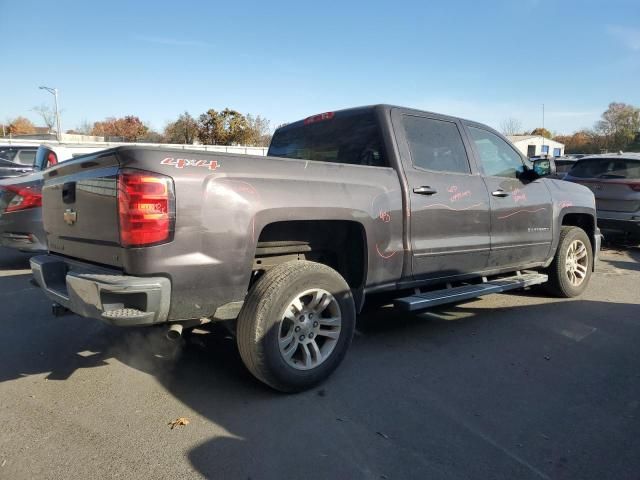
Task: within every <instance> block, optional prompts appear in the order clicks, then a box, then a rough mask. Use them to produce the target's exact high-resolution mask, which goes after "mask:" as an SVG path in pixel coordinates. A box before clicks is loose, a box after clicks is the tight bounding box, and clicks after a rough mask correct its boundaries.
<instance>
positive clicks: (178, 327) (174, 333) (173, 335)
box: [167, 323, 182, 341]
mask: <svg viewBox="0 0 640 480" xmlns="http://www.w3.org/2000/svg"><path fill="white" fill-rule="evenodd" d="M180 337H182V324H181V323H174V324H173V325H171V326H170V327H169V330H167V338H168V339H169V340H173V341H176V340H179V339H180Z"/></svg>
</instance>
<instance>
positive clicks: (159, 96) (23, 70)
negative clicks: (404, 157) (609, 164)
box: [0, 0, 640, 133]
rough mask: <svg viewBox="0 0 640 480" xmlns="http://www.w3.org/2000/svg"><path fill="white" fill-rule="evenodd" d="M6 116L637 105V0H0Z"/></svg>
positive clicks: (492, 119)
mask: <svg viewBox="0 0 640 480" xmlns="http://www.w3.org/2000/svg"><path fill="white" fill-rule="evenodd" d="M0 34H1V35H2V39H3V41H2V50H1V51H2V53H1V55H0V58H1V59H2V64H3V67H2V72H3V74H2V75H1V76H0V121H6V120H8V119H11V118H13V117H15V116H17V115H23V116H26V117H28V118H30V119H31V120H33V121H35V122H36V123H37V124H42V122H39V121H38V116H37V114H36V113H35V112H34V111H33V107H35V106H38V105H41V104H45V103H49V104H51V103H52V100H53V97H52V96H51V95H50V94H48V93H46V92H45V91H43V90H39V89H38V86H40V85H46V86H49V87H56V88H58V89H59V91H60V106H61V109H62V114H61V116H62V129H63V130H67V129H72V128H75V127H77V126H79V125H80V124H81V123H82V122H85V121H88V122H94V121H97V120H102V119H104V118H105V117H110V116H116V117H117V116H124V115H137V116H138V117H140V118H141V119H142V120H143V121H144V122H146V123H148V124H149V125H150V126H151V127H152V128H154V129H156V130H162V129H163V128H164V126H165V125H166V123H167V122H168V121H171V120H173V119H175V118H176V117H177V116H178V115H179V114H180V113H181V112H184V111H185V110H186V111H189V112H190V113H191V114H193V115H194V116H195V115H198V114H200V113H202V112H204V111H206V110H208V109H210V108H213V109H216V110H220V109H224V108H225V107H229V108H232V109H235V110H238V111H240V112H243V113H251V114H254V115H258V114H259V115H262V116H264V117H266V118H268V119H269V120H270V121H271V124H272V126H273V127H275V126H277V125H279V124H281V123H285V122H291V121H295V120H298V119H301V118H305V117H307V116H309V115H312V114H316V113H320V112H325V111H331V110H337V109H340V108H347V107H353V106H359V105H368V104H374V103H391V104H397V105H402V106H407V107H413V108H418V109H423V110H429V111H434V112H438V113H445V114H450V115H455V116H461V117H465V118H469V119H472V120H476V121H479V122H483V123H486V124H489V125H491V126H492V127H494V128H498V129H499V128H500V124H501V123H502V122H503V121H504V120H505V119H507V118H515V119H517V120H519V121H520V122H521V124H522V127H523V129H526V130H531V129H533V128H535V127H538V126H541V124H542V104H544V105H545V127H547V128H548V129H550V130H552V131H554V132H556V133H571V132H573V131H575V130H578V129H581V128H585V127H586V128H589V127H592V126H593V124H594V122H595V121H597V120H598V118H599V116H600V114H601V113H602V112H603V111H604V110H605V109H606V108H607V105H608V104H609V103H610V102H612V101H618V102H626V103H631V104H634V105H636V106H640V1H639V0H607V1H596V0H583V1H579V0H567V1H561V0H556V1H554V0H496V1H489V0H487V1H472V0H458V1H455V0H442V1H436V2H433V1H429V0H422V1H404V0H393V1H389V0H387V1H383V2H377V1H375V0H370V1H366V2H350V1H348V0H341V1H333V0H323V1H315V2H311V1H304V0H295V1H290V2H289V1H286V2H278V1H260V2H244V1H241V0H240V1H235V2H234V1H225V2H218V1H215V0H210V1H191V0H182V1H175V0H174V1H171V2H167V1H164V0H154V1H147V0H138V1H118V0H116V1H107V2H80V1H65V0H56V1H48V2H44V1H41V2H34V1H30V0H11V1H10V0H0Z"/></svg>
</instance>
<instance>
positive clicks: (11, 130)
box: [6, 117, 36, 135]
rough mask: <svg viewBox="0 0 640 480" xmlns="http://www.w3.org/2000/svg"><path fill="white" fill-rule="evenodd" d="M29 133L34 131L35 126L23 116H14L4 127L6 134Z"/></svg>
mask: <svg viewBox="0 0 640 480" xmlns="http://www.w3.org/2000/svg"><path fill="white" fill-rule="evenodd" d="M31 133H36V127H35V126H34V125H33V123H31V120H29V119H28V118H25V117H16V118H14V119H13V120H11V121H10V122H9V125H8V126H7V127H6V134H7V135H9V134H11V135H29V134H31Z"/></svg>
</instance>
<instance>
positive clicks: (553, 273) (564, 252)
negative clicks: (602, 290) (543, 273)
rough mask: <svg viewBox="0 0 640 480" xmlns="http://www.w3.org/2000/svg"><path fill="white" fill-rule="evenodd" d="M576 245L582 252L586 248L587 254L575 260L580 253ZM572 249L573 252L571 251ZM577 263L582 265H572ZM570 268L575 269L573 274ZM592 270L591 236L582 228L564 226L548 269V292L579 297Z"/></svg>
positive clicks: (557, 295) (566, 296)
mask: <svg viewBox="0 0 640 480" xmlns="http://www.w3.org/2000/svg"><path fill="white" fill-rule="evenodd" d="M576 246H577V248H578V249H579V251H580V253H583V252H584V250H586V252H584V254H585V255H584V256H581V257H580V258H579V259H578V260H575V258H576V257H577V256H578V255H579V254H578V255H576V252H577V251H576V250H575V248H576ZM583 247H584V248H583ZM570 249H572V253H570V252H569V250H570ZM576 263H578V264H579V265H580V266H579V267H572V264H573V265H576ZM569 270H571V271H573V274H572V273H571V272H569ZM592 270H593V249H592V247H591V240H589V236H588V235H587V234H586V233H585V231H584V230H582V229H581V228H578V227H568V226H565V227H562V230H561V231H560V240H559V241H558V248H557V249H556V254H555V257H554V258H553V262H552V263H551V265H550V266H549V268H548V269H547V274H548V275H549V281H548V282H547V284H546V286H545V289H546V290H547V292H548V293H550V294H552V295H554V296H556V297H563V298H571V297H577V296H578V295H580V294H582V292H584V290H585V289H586V288H587V285H588V284H589V279H590V278H591V272H592ZM581 275H582V276H581ZM576 281H579V282H576Z"/></svg>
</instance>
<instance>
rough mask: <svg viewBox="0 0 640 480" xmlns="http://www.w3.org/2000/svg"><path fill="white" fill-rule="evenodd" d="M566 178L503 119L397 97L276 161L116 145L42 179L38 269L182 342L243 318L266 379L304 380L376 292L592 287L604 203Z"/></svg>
mask: <svg viewBox="0 0 640 480" xmlns="http://www.w3.org/2000/svg"><path fill="white" fill-rule="evenodd" d="M553 171H554V169H553V160H551V159H542V160H538V161H536V162H533V163H530V162H529V161H528V160H527V159H526V158H524V157H523V156H522V155H521V154H520V153H519V152H518V150H516V149H515V148H514V147H513V146H512V145H511V144H510V143H509V141H508V140H506V139H505V138H504V137H503V136H502V135H500V134H499V133H497V132H495V131H494V130H492V129H491V128H489V127H487V126H485V125H481V124H479V123H476V122H472V121H468V120H462V119H458V118H453V117H449V116H445V115H438V114H434V113H429V112H423V111H418V110H411V109H406V108H400V107H393V106H388V105H377V106H371V107H363V108H354V109H349V110H343V111H337V112H329V113H323V114H320V115H315V116H312V117H309V118H307V119H305V120H301V121H298V122H294V123H291V124H288V125H286V126H283V127H281V128H279V129H277V130H276V132H275V134H274V136H273V140H272V142H271V145H270V147H269V151H268V155H267V156H266V157H260V156H248V155H233V154H225V153H207V152H198V151H189V152H180V153H178V152H176V151H175V150H171V149H162V148H147V147H135V146H131V147H118V148H114V149H111V150H106V151H103V152H99V153H96V154H92V155H86V156H83V157H80V158H76V159H74V160H71V161H68V162H65V163H63V164H60V165H58V166H55V167H53V168H51V169H49V170H47V171H45V172H44V176H45V183H44V187H43V190H42V195H43V208H44V211H43V218H44V228H45V231H46V233H47V239H48V246H49V254H48V255H44V256H37V257H33V258H32V260H31V266H32V270H33V274H34V277H35V280H36V281H37V283H38V284H39V285H40V286H41V287H42V288H43V289H44V290H45V292H46V293H47V295H48V296H49V297H50V298H51V299H52V300H53V301H54V302H55V305H54V307H55V309H56V310H57V311H58V312H60V311H61V310H65V309H68V310H71V311H73V312H75V313H77V314H78V315H81V316H84V317H91V318H96V319H100V320H103V321H106V322H109V323H111V324H114V325H122V326H141V325H158V324H165V328H167V329H168V333H169V334H171V335H174V336H177V335H179V334H180V333H181V331H182V329H183V328H184V329H185V330H187V329H188V328H190V327H193V326H195V325H199V324H201V323H203V322H206V321H219V320H228V321H232V322H235V333H236V338H237V344H238V347H239V350H240V354H241V357H242V359H243V361H244V363H245V364H246V366H247V368H248V369H249V370H250V371H251V372H252V373H253V375H255V376H256V377H257V378H258V379H260V380H262V381H263V382H265V383H267V384H268V385H270V386H272V387H274V388H275V389H278V390H282V391H298V390H303V389H306V388H310V387H311V386H313V385H316V384H317V383H319V382H320V381H322V380H323V379H324V378H326V377H327V376H328V375H329V374H330V373H331V372H332V371H333V370H334V369H335V368H336V367H337V366H338V365H339V364H340V362H341V361H342V359H343V358H344V356H345V353H346V351H347V348H348V346H349V344H350V343H351V339H352V336H353V332H354V327H355V319H356V313H357V312H359V311H360V310H361V309H362V308H363V305H364V304H365V302H366V301H368V300H369V301H374V299H375V298H376V297H377V298H378V299H379V298H380V297H381V296H382V295H377V294H382V293H384V296H385V297H389V296H390V295H391V296H392V298H393V299H394V303H395V305H396V307H398V308H401V309H405V310H407V311H416V310H421V309H425V308H428V307H431V306H434V305H438V304H442V303H445V302H452V301H461V300H465V299H468V298H473V297H477V296H480V295H483V294H486V293H493V292H501V291H505V290H510V289H515V288H522V287H527V286H530V285H535V284H541V283H546V286H547V288H548V290H549V291H550V292H551V293H552V294H554V295H558V296H562V297H573V296H576V295H579V294H580V293H582V292H583V291H584V289H585V288H586V286H587V283H588V282H589V278H590V275H591V272H592V270H593V266H594V260H595V258H596V255H597V253H598V250H599V246H600V241H601V236H600V232H599V230H598V228H597V226H596V213H595V202H594V196H593V194H592V193H591V191H590V190H589V189H587V188H586V187H584V186H581V185H577V184H573V183H568V182H563V181H560V180H552V179H548V178H545V177H546V176H547V175H550V174H552V173H553Z"/></svg>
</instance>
